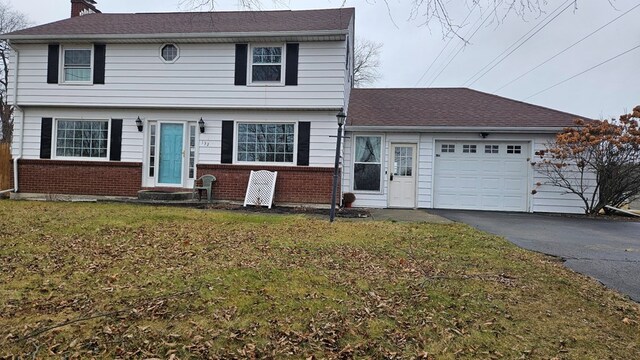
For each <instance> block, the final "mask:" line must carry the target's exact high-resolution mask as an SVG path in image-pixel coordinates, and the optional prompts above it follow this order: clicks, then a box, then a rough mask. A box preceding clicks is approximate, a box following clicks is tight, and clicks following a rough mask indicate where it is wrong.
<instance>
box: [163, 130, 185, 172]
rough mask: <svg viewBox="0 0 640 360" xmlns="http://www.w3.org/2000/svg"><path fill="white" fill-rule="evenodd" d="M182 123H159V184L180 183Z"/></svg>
mask: <svg viewBox="0 0 640 360" xmlns="http://www.w3.org/2000/svg"><path fill="white" fill-rule="evenodd" d="M183 134H184V133H183V125H182V124H161V125H160V172H159V177H158V181H159V182H160V183H161V184H182V139H183V138H184V135H183Z"/></svg>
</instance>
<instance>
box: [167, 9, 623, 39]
mask: <svg viewBox="0 0 640 360" xmlns="http://www.w3.org/2000/svg"><path fill="white" fill-rule="evenodd" d="M409 1H410V4H411V10H410V14H409V19H410V20H414V21H420V25H422V26H428V25H430V24H432V23H433V22H436V23H438V24H440V26H441V28H442V33H443V34H444V36H451V35H453V36H456V37H459V38H460V39H462V40H465V41H466V39H464V37H463V36H462V35H461V34H460V33H459V31H460V29H461V28H462V27H464V26H465V25H466V24H463V23H461V22H459V21H458V20H456V19H455V16H454V15H453V14H452V12H451V7H452V6H454V5H455V3H458V4H459V3H464V4H466V6H467V7H468V8H469V9H470V10H473V9H474V8H476V7H478V8H480V9H485V11H484V13H485V14H487V15H485V16H489V17H492V18H494V19H495V21H496V22H500V21H502V20H504V19H505V18H507V17H509V16H512V15H514V16H518V17H521V18H524V17H525V16H526V15H528V14H533V15H534V16H539V15H541V14H543V13H544V11H545V8H546V6H547V5H548V3H549V0H464V1H459V2H452V1H445V0H409ZM608 1H609V3H612V1H614V0H608ZM216 2H217V0H179V3H180V5H181V6H182V7H184V8H185V9H207V10H213V9H214V8H215V6H216ZM264 2H265V1H264V0H237V3H238V6H239V7H240V8H243V9H246V10H256V9H260V8H261V6H262V5H263V3H264ZM271 2H272V3H273V4H274V5H278V6H286V5H287V3H286V1H284V0H271ZM346 2H347V1H346V0H343V1H342V6H345V5H346ZM376 2H379V3H383V4H384V6H386V8H387V11H388V13H389V16H390V17H391V4H390V1H389V0H369V1H367V3H376ZM570 3H572V4H573V5H574V7H576V6H577V4H578V0H566V4H570ZM486 10H489V11H486ZM391 20H392V21H393V18H392V17H391Z"/></svg>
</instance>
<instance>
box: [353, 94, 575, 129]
mask: <svg viewBox="0 0 640 360" xmlns="http://www.w3.org/2000/svg"><path fill="white" fill-rule="evenodd" d="M348 115H349V117H348V124H349V125H350V126H381V127H490V128H501V127H505V128H507V127H509V128H514V127H515V128H518V127H522V128H527V127H558V128H562V127H567V126H572V125H574V121H575V119H577V118H583V119H586V118H584V117H581V116H578V115H574V114H569V113H565V112H562V111H558V110H553V109H549V108H545V107H542V106H537V105H533V104H528V103H525V102H521V101H517V100H512V99H508V98H504V97H501V96H497V95H492V94H487V93H483V92H480V91H476V90H472V89H468V88H414V89H353V91H352V92H351V98H350V103H349V114H348Z"/></svg>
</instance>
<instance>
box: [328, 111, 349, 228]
mask: <svg viewBox="0 0 640 360" xmlns="http://www.w3.org/2000/svg"><path fill="white" fill-rule="evenodd" d="M336 119H338V136H336V138H337V139H336V159H335V161H336V162H335V166H334V168H333V189H332V191H331V212H330V213H329V221H330V222H333V220H334V219H335V218H336V195H337V192H338V170H339V167H340V145H341V142H342V126H343V125H344V123H345V120H346V119H347V115H346V114H345V113H344V110H343V109H341V110H340V112H339V113H338V115H336Z"/></svg>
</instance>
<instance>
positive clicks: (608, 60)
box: [524, 45, 640, 100]
mask: <svg viewBox="0 0 640 360" xmlns="http://www.w3.org/2000/svg"><path fill="white" fill-rule="evenodd" d="M636 49H640V45H637V46H634V47H632V48H631V49H629V50H627V51H624V52H622V53H620V54H618V55H616V56H614V57H612V58H609V59H607V60H605V61H603V62H601V63H599V64H597V65H594V66H592V67H590V68H588V69H587V70H584V71H582V72H579V73H577V74H575V75H573V76H571V77H569V78H567V79H564V80H562V81H560V82H558V83H556V84H553V85H551V86H549V87H548V88H546V89H543V90H540V91H538V92H537V93H535V94H533V95H531V96H529V97H526V98H524V100H527V99H531V98H532V97H534V96H538V95H540V94H542V93H543V92H545V91H549V90H551V89H553V88H554V87H556V86H558V85H562V84H564V83H566V82H567V81H569V80H573V79H575V78H577V77H578V76H580V75H583V74H585V73H588V72H589V71H591V70H594V69H596V68H598V67H600V66H602V65H604V64H606V63H608V62H611V61H613V60H615V59H617V58H619V57H621V56H623V55H626V54H628V53H630V52H632V51H633V50H636Z"/></svg>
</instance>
